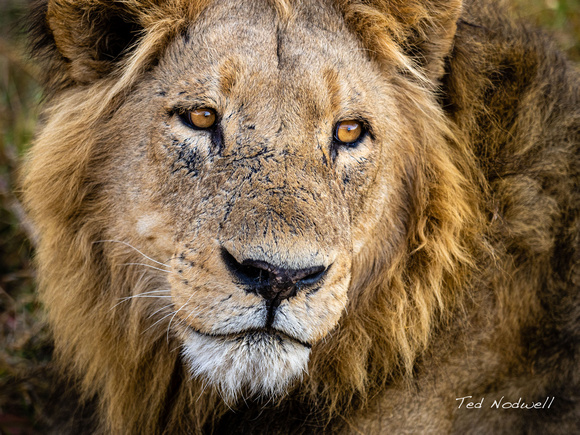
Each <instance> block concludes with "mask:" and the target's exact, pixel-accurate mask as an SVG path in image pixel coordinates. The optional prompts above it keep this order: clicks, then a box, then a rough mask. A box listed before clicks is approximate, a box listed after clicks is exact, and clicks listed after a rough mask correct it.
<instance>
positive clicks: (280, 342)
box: [182, 330, 310, 403]
mask: <svg viewBox="0 0 580 435" xmlns="http://www.w3.org/2000/svg"><path fill="white" fill-rule="evenodd" d="M182 354H183V356H184V359H185V360H186V362H187V363H188V364H189V368H190V370H191V373H192V375H193V376H195V377H197V376H199V377H201V378H203V379H204V381H205V382H207V383H208V384H209V385H212V386H214V387H216V388H217V389H218V390H219V392H220V394H221V395H222V397H223V399H224V400H225V401H226V402H229V403H233V402H234V401H235V400H236V399H237V398H238V397H240V396H242V397H267V398H275V397H279V396H281V395H283V394H284V393H285V392H286V391H287V390H288V388H289V386H291V385H292V384H293V383H294V382H295V381H297V380H299V379H300V378H301V377H302V374H303V373H305V371H306V369H307V365H308V357H309V355H310V347H309V346H308V345H306V344H305V343H300V342H299V341H296V340H293V339H291V338H290V337H287V336H284V335H283V334H277V333H268V332H265V331H254V332H248V333H243V334H239V335H232V336H217V337H215V336H210V335H205V334H201V333H198V332H196V331H193V330H190V333H189V334H188V337H187V338H186V340H185V343H184V346H183V352H182Z"/></svg>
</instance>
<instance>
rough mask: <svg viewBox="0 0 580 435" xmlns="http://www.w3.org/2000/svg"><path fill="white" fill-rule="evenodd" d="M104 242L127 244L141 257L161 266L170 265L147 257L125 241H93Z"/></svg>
mask: <svg viewBox="0 0 580 435" xmlns="http://www.w3.org/2000/svg"><path fill="white" fill-rule="evenodd" d="M105 242H112V243H121V244H123V245H125V246H128V247H129V248H131V249H134V250H135V251H137V252H138V253H139V254H141V255H142V256H143V257H145V258H146V259H147V260H150V261H152V262H153V263H157V264H159V265H161V266H163V267H170V266H168V265H167V264H165V263H162V262H160V261H157V260H154V259H153V258H151V257H149V256H148V255H145V254H144V253H143V252H141V251H140V250H139V249H137V248H136V247H134V246H133V245H131V244H129V243H127V242H123V241H122V240H97V241H96V242H93V243H105Z"/></svg>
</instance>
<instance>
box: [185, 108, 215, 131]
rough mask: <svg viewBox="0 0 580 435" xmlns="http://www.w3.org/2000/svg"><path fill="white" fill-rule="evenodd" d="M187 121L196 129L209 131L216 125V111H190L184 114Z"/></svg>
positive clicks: (204, 109) (205, 109) (203, 109)
mask: <svg viewBox="0 0 580 435" xmlns="http://www.w3.org/2000/svg"><path fill="white" fill-rule="evenodd" d="M184 117H185V120H186V121H187V123H188V124H190V125H191V126H192V127H194V128H199V129H207V128H210V127H212V126H213V125H214V124H215V120H216V114H215V110H213V109H207V108H201V109H195V110H190V111H188V112H185V114H184Z"/></svg>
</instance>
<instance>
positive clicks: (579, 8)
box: [0, 0, 580, 434]
mask: <svg viewBox="0 0 580 435" xmlns="http://www.w3.org/2000/svg"><path fill="white" fill-rule="evenodd" d="M514 2H515V6H516V9H517V11H518V13H519V15H520V16H522V17H523V18H524V19H526V20H528V21H531V22H533V23H536V24H537V25H539V26H541V27H543V28H544V29H546V30H547V31H548V32H549V33H552V34H553V35H554V37H555V38H556V40H557V41H558V43H559V44H560V46H561V48H562V49H563V50H564V51H566V52H567V53H568V54H569V56H570V57H571V58H572V59H575V60H576V61H579V60H580V0H514ZM26 7H27V2H26V1H25V0H0V434H32V433H41V432H42V429H41V427H40V426H42V423H41V422H42V421H44V420H45V419H44V417H43V415H42V410H41V409H40V403H43V402H44V401H45V400H46V397H47V395H48V393H49V391H50V383H49V381H48V378H47V377H43V376H42V373H44V371H43V370H44V369H45V368H46V367H47V365H48V364H49V361H50V356H51V348H50V344H49V339H48V334H47V331H46V328H45V327H44V325H43V322H42V310H41V307H40V306H39V304H38V302H37V301H36V299H35V296H34V268H33V265H32V263H31V258H32V256H33V233H32V230H31V228H30V226H29V225H28V223H27V221H26V217H25V215H24V212H23V210H22V206H21V204H20V202H19V199H18V183H17V171H18V165H19V162H20V161H21V159H22V156H23V155H24V153H25V151H26V149H27V147H28V145H29V143H30V141H31V138H32V136H33V131H34V125H35V122H36V118H37V114H38V107H39V104H40V100H41V90H40V88H39V84H38V80H37V68H36V66H35V65H34V63H33V62H32V61H31V60H30V58H29V56H28V55H27V48H26V38H25V34H24V26H23V22H24V21H23V17H24V15H25V9H26Z"/></svg>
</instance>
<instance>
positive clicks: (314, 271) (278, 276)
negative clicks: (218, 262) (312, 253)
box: [222, 249, 328, 302]
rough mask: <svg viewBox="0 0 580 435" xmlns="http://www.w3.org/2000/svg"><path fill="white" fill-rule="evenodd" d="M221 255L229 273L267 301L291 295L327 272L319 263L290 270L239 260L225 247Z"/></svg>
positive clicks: (263, 263)
mask: <svg viewBox="0 0 580 435" xmlns="http://www.w3.org/2000/svg"><path fill="white" fill-rule="evenodd" d="M222 258H223V260H224V263H225V264H226V266H227V268H228V269H229V270H230V272H231V273H232V274H233V275H234V276H235V277H236V278H237V279H238V280H240V282H241V283H242V284H244V285H246V286H247V287H249V289H250V291H253V292H256V293H258V294H259V295H260V296H262V297H263V298H264V299H266V300H274V299H276V300H278V302H280V301H282V300H284V299H288V298H291V297H292V296H294V295H295V294H296V293H297V292H298V291H299V290H300V289H301V288H305V287H308V288H311V287H313V286H314V285H315V284H317V283H319V282H320V281H321V280H322V278H323V277H324V275H325V274H326V272H327V271H328V267H325V266H322V265H320V266H313V267H308V268H305V269H289V268H283V267H278V266H274V265H272V264H270V263H268V262H265V261H261V260H253V259H245V260H243V261H242V262H241V263H240V262H238V261H237V260H236V259H235V258H234V256H233V255H231V254H230V253H229V252H228V251H226V250H225V249H224V250H223V251H222Z"/></svg>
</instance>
